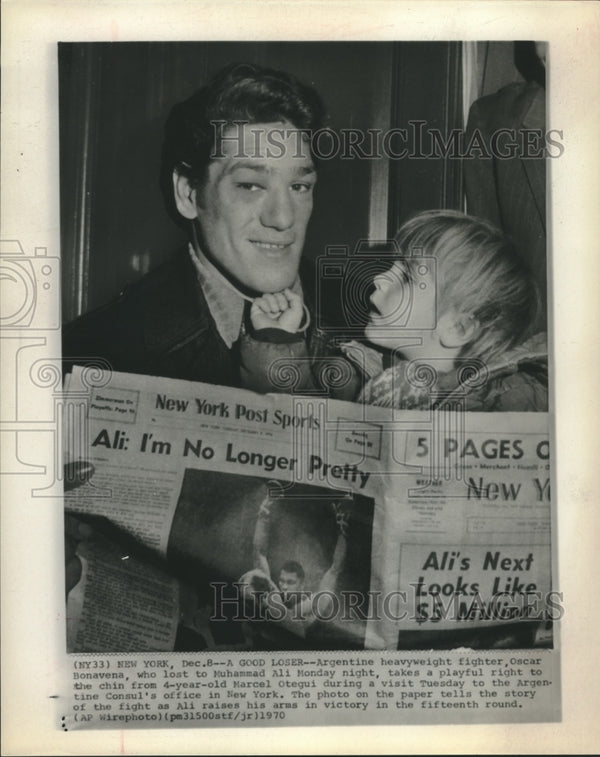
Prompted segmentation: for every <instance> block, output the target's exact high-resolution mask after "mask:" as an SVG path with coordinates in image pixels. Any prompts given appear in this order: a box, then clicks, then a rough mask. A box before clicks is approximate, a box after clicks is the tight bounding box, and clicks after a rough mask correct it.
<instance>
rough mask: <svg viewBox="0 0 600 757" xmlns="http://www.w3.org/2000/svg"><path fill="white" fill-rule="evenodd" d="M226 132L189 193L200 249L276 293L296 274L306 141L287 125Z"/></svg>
mask: <svg viewBox="0 0 600 757" xmlns="http://www.w3.org/2000/svg"><path fill="white" fill-rule="evenodd" d="M225 137H226V139H225V140H224V142H223V144H222V148H221V151H220V157H218V158H215V159H213V160H212V161H211V163H210V164H209V166H208V171H207V178H206V181H205V183H204V185H203V186H202V187H201V188H199V189H198V192H197V195H196V205H197V215H198V219H199V222H200V227H201V230H202V239H203V244H204V245H205V247H206V249H205V250H204V251H205V252H206V253H208V255H209V256H210V257H211V258H212V259H213V260H214V261H215V262H216V263H217V264H218V265H219V266H220V267H221V268H222V269H223V270H224V272H225V273H226V274H229V275H230V276H231V278H232V279H233V280H234V281H235V282H237V283H238V284H241V285H242V286H244V287H246V288H248V289H251V290H254V291H255V292H278V291H281V290H282V289H285V288H286V287H289V286H291V285H292V284H293V283H294V281H295V280H296V277H297V274H298V265H299V263H300V256H301V255H302V248H303V246H304V237H305V234H306V226H307V224H308V220H309V218H310V214H311V212H312V206H313V187H314V185H315V182H316V173H315V168H314V164H313V161H312V158H311V155H310V150H309V147H308V144H307V142H306V141H305V140H304V139H303V138H302V137H301V135H300V132H298V131H297V130H296V129H294V127H293V126H292V125H291V124H289V123H272V124H247V125H245V126H243V127H240V128H237V127H232V128H230V129H227V130H226V131H225ZM221 156H222V157H221Z"/></svg>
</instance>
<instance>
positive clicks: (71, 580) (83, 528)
mask: <svg viewBox="0 0 600 757" xmlns="http://www.w3.org/2000/svg"><path fill="white" fill-rule="evenodd" d="M93 473H94V466H93V465H91V463H86V462H83V461H81V460H79V461H77V462H74V463H68V464H67V465H65V467H64V484H65V492H68V491H71V490H72V489H76V488H77V487H78V486H81V485H82V484H84V483H85V482H86V481H89V479H90V477H91V476H92V474H93ZM92 534H93V529H92V527H91V526H89V525H88V524H87V523H83V522H82V521H80V520H78V519H77V518H75V517H74V516H73V515H69V514H65V588H66V592H67V594H68V593H69V592H70V591H71V589H72V588H73V587H74V586H75V585H76V584H77V582H78V581H79V579H80V578H81V560H80V559H79V557H77V554H76V552H77V545H78V544H79V542H80V541H82V540H83V539H89V537H90V536H92Z"/></svg>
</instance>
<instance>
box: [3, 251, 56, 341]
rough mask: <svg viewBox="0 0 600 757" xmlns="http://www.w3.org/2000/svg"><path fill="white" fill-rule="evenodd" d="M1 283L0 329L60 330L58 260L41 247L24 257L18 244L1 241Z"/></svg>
mask: <svg viewBox="0 0 600 757" xmlns="http://www.w3.org/2000/svg"><path fill="white" fill-rule="evenodd" d="M0 270H1V273H0V280H1V282H2V309H1V311H0V326H1V327H2V329H24V328H28V329H43V330H45V331H48V330H54V329H58V328H59V327H60V261H59V259H58V258H56V257H49V256H48V255H47V250H46V248H45V247H36V248H35V254H34V255H33V256H29V255H25V253H24V251H23V247H22V246H21V243H20V242H18V241H16V240H14V241H13V240H10V241H8V240H6V241H2V243H1V247H0Z"/></svg>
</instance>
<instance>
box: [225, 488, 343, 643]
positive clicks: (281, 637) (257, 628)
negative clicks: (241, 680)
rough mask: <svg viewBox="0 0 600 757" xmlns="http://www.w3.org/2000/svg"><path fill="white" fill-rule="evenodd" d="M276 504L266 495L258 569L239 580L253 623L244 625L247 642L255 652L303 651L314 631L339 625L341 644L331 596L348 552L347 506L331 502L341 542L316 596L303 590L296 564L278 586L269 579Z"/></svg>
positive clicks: (288, 565)
mask: <svg viewBox="0 0 600 757" xmlns="http://www.w3.org/2000/svg"><path fill="white" fill-rule="evenodd" d="M273 503H274V500H273V498H272V497H271V496H267V497H266V498H265V500H264V501H263V502H262V503H261V505H260V508H259V511H258V517H257V519H256V526H255V528H254V537H253V561H254V568H253V569H252V570H250V571H248V572H247V573H245V574H244V575H243V576H242V577H241V578H240V581H239V584H240V587H241V592H242V596H243V597H244V599H245V600H246V612H247V613H250V615H251V617H250V620H249V622H245V623H244V635H245V636H246V639H247V643H248V645H249V646H250V647H252V648H254V649H258V648H262V649H271V648H290V649H295V648H298V649H302V648H306V646H307V645H310V643H311V640H312V636H313V635H314V633H313V630H314V629H315V628H316V627H317V626H319V628H321V626H323V625H324V626H325V627H327V626H328V625H332V626H335V628H334V631H335V632H336V633H337V640H338V642H340V639H342V638H343V634H340V629H339V628H338V624H339V619H338V618H336V617H335V615H336V610H335V605H334V600H333V594H334V593H335V591H336V588H337V584H338V580H339V577H340V574H341V572H342V570H343V568H344V563H345V560H346V554H347V551H348V538H347V533H348V526H349V518H350V516H349V512H348V510H347V506H345V505H344V504H343V503H342V502H332V503H331V508H332V510H333V515H334V517H335V523H336V527H337V538H336V542H335V546H334V549H333V555H332V559H331V563H330V565H329V567H328V569H327V570H326V571H325V572H324V573H323V575H322V576H321V578H320V580H319V584H318V591H317V592H316V594H314V595H313V593H312V592H308V591H306V590H305V573H304V568H303V567H302V565H301V564H300V563H299V562H297V561H296V560H286V562H284V563H283V565H282V566H281V567H280V569H279V572H278V573H277V581H276V582H275V581H273V579H272V577H271V567H270V565H269V561H268V558H267V551H268V547H269V533H270V529H271V517H272V507H273ZM321 633H322V632H321ZM340 643H341V642H340Z"/></svg>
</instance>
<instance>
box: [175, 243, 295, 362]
mask: <svg viewBox="0 0 600 757" xmlns="http://www.w3.org/2000/svg"><path fill="white" fill-rule="evenodd" d="M188 249H189V253H190V257H191V259H192V263H193V264H194V267H195V269H196V273H197V275H198V282H199V284H200V287H201V288H202V292H203V294H204V299H205V300H206V304H207V305H208V309H209V311H210V314H211V316H212V317H213V320H214V322H215V324H216V326H217V331H218V332H219V335H220V336H221V339H222V340H223V341H224V342H225V344H226V345H227V347H228V348H229V349H231V347H232V346H233V344H234V342H237V340H238V339H239V336H240V332H241V330H242V323H243V319H244V308H245V307H246V301H248V302H251V301H252V298H250V297H247V296H246V295H244V294H242V293H241V292H240V291H238V290H237V289H236V288H235V286H234V285H233V284H232V283H231V282H230V281H229V280H228V279H226V278H225V276H223V274H222V273H221V272H220V271H219V270H218V269H217V268H215V266H214V265H213V264H212V263H211V262H210V261H209V260H208V258H207V257H206V255H204V254H203V253H202V251H201V250H199V249H195V248H194V246H193V244H192V243H191V242H190V244H189V245H188ZM291 289H292V291H293V292H295V293H296V294H299V295H302V285H301V283H300V279H299V278H296V281H295V282H294V284H293V285H292V287H291Z"/></svg>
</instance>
